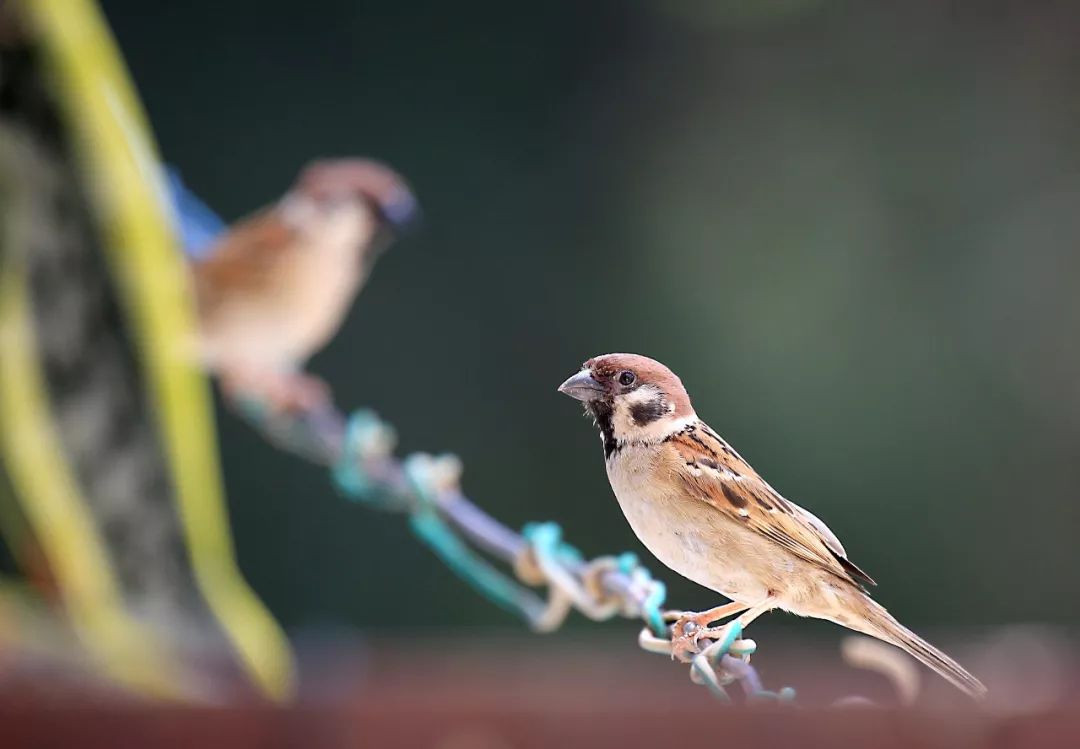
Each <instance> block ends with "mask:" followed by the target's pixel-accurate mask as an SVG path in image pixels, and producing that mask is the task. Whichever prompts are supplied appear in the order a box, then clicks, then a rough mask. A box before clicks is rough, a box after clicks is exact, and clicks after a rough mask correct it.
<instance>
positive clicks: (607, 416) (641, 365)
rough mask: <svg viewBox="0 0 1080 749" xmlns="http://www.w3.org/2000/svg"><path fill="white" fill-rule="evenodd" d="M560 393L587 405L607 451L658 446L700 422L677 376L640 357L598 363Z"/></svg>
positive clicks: (613, 357)
mask: <svg viewBox="0 0 1080 749" xmlns="http://www.w3.org/2000/svg"><path fill="white" fill-rule="evenodd" d="M559 392H560V393H563V394H565V395H569V396H570V397H571V398H574V399H576V400H579V401H581V402H582V403H584V404H585V410H586V411H587V412H588V413H589V414H590V415H591V416H592V417H593V419H595V421H596V423H597V425H598V426H599V427H600V431H601V435H602V436H603V438H604V444H605V447H608V446H609V441H610V443H611V445H612V446H616V445H619V444H625V443H627V442H640V443H647V442H655V441H658V440H661V439H663V438H664V437H667V436H668V435H670V434H672V433H674V432H677V431H679V430H680V429H682V428H683V427H685V426H686V425H687V424H689V423H690V422H692V421H694V420H695V419H696V418H697V417H696V415H695V414H694V409H693V407H692V406H691V405H690V397H689V396H688V395H687V394H686V389H685V388H684V387H683V384H682V381H681V380H680V379H679V378H678V377H677V376H676V375H675V373H674V372H672V371H671V370H670V369H668V368H667V367H665V366H664V365H663V364H661V363H660V362H658V361H656V360H655V359H650V358H648V357H645V356H639V355H637V354H605V355H603V356H596V357H593V358H592V359H589V360H588V361H587V362H585V363H584V364H583V365H582V367H581V370H580V371H579V372H578V373H577V374H575V375H573V376H572V377H570V378H569V379H567V380H566V382H564V383H563V384H562V385H560V386H559ZM610 452H611V451H610V450H609V454H610Z"/></svg>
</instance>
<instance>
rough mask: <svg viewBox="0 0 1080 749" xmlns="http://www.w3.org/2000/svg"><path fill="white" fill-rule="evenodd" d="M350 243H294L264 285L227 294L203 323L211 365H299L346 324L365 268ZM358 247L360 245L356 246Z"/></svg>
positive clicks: (266, 366)
mask: <svg viewBox="0 0 1080 749" xmlns="http://www.w3.org/2000/svg"><path fill="white" fill-rule="evenodd" d="M348 249H350V248H337V247H331V248H323V247H318V246H314V247H303V246H301V247H295V246H294V247H289V248H284V249H283V254H284V253H287V255H286V256H283V257H280V258H278V259H277V261H278V263H280V265H279V266H278V267H277V268H276V269H275V272H274V273H273V274H272V275H271V276H270V277H269V278H268V279H267V285H266V286H264V287H261V288H257V289H252V290H245V291H244V292H242V293H235V294H233V295H232V296H231V297H229V298H226V299H223V300H222V301H221V302H219V304H218V305H217V306H216V307H215V308H214V310H213V313H212V315H213V316H212V318H211V319H209V320H206V321H204V324H203V326H202V327H203V338H204V341H203V345H204V359H206V360H207V363H208V364H210V365H211V366H214V365H218V364H231V365H240V366H244V367H249V368H256V369H293V368H295V367H299V366H302V365H303V364H304V362H305V361H307V359H308V358H309V357H310V356H311V355H312V354H314V353H315V352H316V351H318V350H319V349H320V348H322V347H323V346H324V345H325V344H326V343H327V341H329V339H330V338H331V337H332V336H333V334H334V332H335V331H336V330H337V328H338V326H340V325H341V322H342V320H343V319H344V317H345V315H346V313H347V312H348V310H349V306H350V304H351V303H352V300H353V298H354V297H355V296H356V292H357V289H358V288H359V286H360V284H361V283H362V282H363V272H362V270H361V269H360V268H359V267H358V263H357V262H356V259H355V258H353V257H349V256H348V255H347V252H346V251H347V250H348ZM352 251H353V252H355V250H352Z"/></svg>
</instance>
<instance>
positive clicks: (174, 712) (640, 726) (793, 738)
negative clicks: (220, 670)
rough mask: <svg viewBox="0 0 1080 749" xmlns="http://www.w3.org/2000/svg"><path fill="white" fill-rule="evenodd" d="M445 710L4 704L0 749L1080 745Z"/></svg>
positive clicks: (813, 724) (950, 730) (641, 714)
mask: <svg viewBox="0 0 1080 749" xmlns="http://www.w3.org/2000/svg"><path fill="white" fill-rule="evenodd" d="M453 702H454V701H453V700H450V703H451V704H448V705H446V706H445V707H440V706H439V705H437V704H435V703H433V702H432V701H430V700H425V701H423V702H421V703H419V704H416V703H411V704H405V703H403V702H400V701H397V700H394V701H386V700H380V699H378V698H374V699H371V700H365V701H364V702H363V703H361V704H354V705H351V706H349V707H348V708H341V709H331V708H294V709H288V710H278V709H274V708H268V707H267V708H262V707H250V708H228V709H214V708H169V707H140V706H125V707H119V706H107V707H102V706H94V707H92V708H91V707H77V706H57V705H53V706H51V707H48V708H36V707H32V706H23V707H21V708H15V707H0V736H2V740H0V745H2V746H3V747H4V749H21V748H22V747H34V748H35V749H37V748H40V747H52V746H56V747H75V746H77V747H80V748H81V749H96V748H97V747H110V748H111V747H128V746H131V747H192V746H206V747H228V748H229V749H244V748H247V747H251V748H252V749H254V748H255V747H259V748H270V747H361V746H371V747H406V746H407V747H437V748H439V749H496V748H498V749H510V748H513V747H520V749H531V748H533V747H537V748H539V747H569V746H585V745H591V746H615V747H636V746H651V747H655V746H700V745H703V743H702V742H707V743H706V744H704V745H720V744H722V745H724V746H730V747H738V749H751V748H752V747H799V748H800V749H814V748H816V747H822V749H825V748H826V747H827V748H829V749H837V748H840V747H875V749H892V748H893V747H895V748H896V749H918V748H919V747H942V748H944V747H973V748H974V747H987V748H988V749H989V748H993V749H1012V748H1014V747H1015V748H1016V749H1020V748H1021V747H1022V748H1023V749H1039V748H1040V747H1065V746H1080V705H1075V706H1073V707H1072V709H1066V708H1060V709H1055V710H1054V711H1052V712H1047V713H1042V714H1038V715H1030V716H1024V717H1013V718H993V717H989V716H983V715H979V714H977V713H974V712H955V713H953V712H947V713H925V712H907V711H897V710H879V709H849V710H843V711H840V710H828V711H826V710H812V711H811V710H798V709H781V708H776V707H769V708H717V709H715V710H710V711H702V712H694V713H677V714H673V713H671V712H670V711H662V710H656V711H649V710H637V711H635V712H633V713H627V712H625V711H621V710H620V711H616V712H611V711H606V710H599V711H596V710H590V709H589V708H588V706H585V705H583V706H581V708H580V709H574V710H566V709H562V710H553V709H551V708H547V709H545V710H543V711H539V710H530V709H527V708H523V709H517V710H507V709H505V708H494V707H492V708H484V707H482V706H473V707H466V706H462V705H460V704H452V703H453Z"/></svg>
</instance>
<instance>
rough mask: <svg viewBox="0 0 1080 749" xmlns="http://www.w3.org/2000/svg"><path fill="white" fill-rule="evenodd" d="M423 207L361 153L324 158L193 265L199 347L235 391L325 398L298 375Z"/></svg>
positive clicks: (293, 402) (279, 398) (285, 402)
mask: <svg viewBox="0 0 1080 749" xmlns="http://www.w3.org/2000/svg"><path fill="white" fill-rule="evenodd" d="M417 215H418V210H417V203H416V200H415V198H414V197H413V195H412V193H411V192H410V190H409V188H408V186H407V185H406V184H405V181H404V180H403V179H402V178H401V177H400V176H398V175H397V174H395V173H394V172H393V171H391V170H390V169H389V168H387V167H385V166H383V165H382V164H378V163H376V162H373V161H366V160H361V159H335V160H327V161H317V162H314V163H313V164H311V165H309V166H308V167H307V168H305V169H304V171H303V172H302V173H301V174H300V177H299V178H298V179H297V182H296V184H295V185H294V186H293V188H292V189H291V190H290V191H289V192H288V193H286V194H285V196H284V197H283V198H282V199H281V200H279V201H278V202H277V203H276V204H274V205H272V206H270V207H268V208H265V209H263V210H262V211H260V212H259V213H256V214H255V215H254V216H251V217H250V218H247V219H245V220H242V221H241V222H239V223H238V224H236V225H235V226H234V227H232V229H231V230H229V231H228V232H226V233H225V234H224V235H223V236H222V237H221V238H220V239H218V240H217V241H216V243H215V244H214V246H212V247H211V248H210V250H209V252H207V253H206V256H205V258H203V259H198V260H196V261H195V262H193V264H192V270H193V276H194V282H195V290H196V297H197V302H198V313H199V344H198V348H199V353H200V356H201V359H202V362H203V364H204V365H205V366H206V367H207V368H209V369H210V370H212V371H214V372H216V373H217V374H219V375H220V376H221V379H222V384H223V387H224V388H225V389H226V391H227V392H232V393H236V392H252V391H254V392H257V393H260V394H262V395H263V396H264V397H268V398H269V399H270V400H271V401H272V402H273V403H275V404H277V405H279V406H282V407H286V408H288V407H310V406H312V405H313V404H315V403H318V402H320V401H321V400H322V399H323V398H325V389H324V386H323V385H322V383H321V381H319V380H317V379H315V378H313V377H310V376H306V375H303V374H301V373H300V369H301V368H302V367H303V365H304V363H305V362H306V361H307V359H308V358H309V357H310V356H311V355H312V354H314V353H315V352H316V351H318V350H319V349H320V348H322V346H324V345H325V344H326V343H327V342H328V341H329V340H330V338H331V337H333V335H334V333H335V332H337V329H338V327H339V326H340V325H341V322H342V320H343V319H344V317H345V314H346V312H347V311H348V309H349V307H350V305H351V304H352V301H353V299H354V297H355V296H356V294H357V293H358V292H359V290H360V287H361V285H362V284H363V283H364V280H365V279H366V277H367V274H368V273H369V271H370V270H371V267H372V264H373V263H374V262H375V259H376V258H377V257H378V255H379V254H380V252H381V251H382V250H383V249H385V248H386V246H387V245H388V244H389V243H390V242H391V241H392V239H393V238H394V237H395V236H396V234H397V233H398V232H399V231H401V230H403V229H405V228H406V227H407V226H408V225H409V224H410V223H411V222H413V221H414V220H415V219H416V217H417Z"/></svg>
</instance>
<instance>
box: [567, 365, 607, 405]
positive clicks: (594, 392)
mask: <svg viewBox="0 0 1080 749" xmlns="http://www.w3.org/2000/svg"><path fill="white" fill-rule="evenodd" d="M559 392H560V393H562V394H563V395H569V396H570V397H571V398H575V399H577V400H579V401H584V402H586V403H588V402H589V401H594V400H596V399H598V398H599V397H600V396H602V395H603V394H604V388H603V386H602V385H601V384H600V383H599V382H597V381H596V380H595V379H593V376H592V373H591V372H590V371H589V370H587V369H583V370H581V371H580V372H578V373H577V374H576V375H574V376H573V377H571V378H570V379H568V380H567V381H566V382H564V383H563V384H562V385H559Z"/></svg>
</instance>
